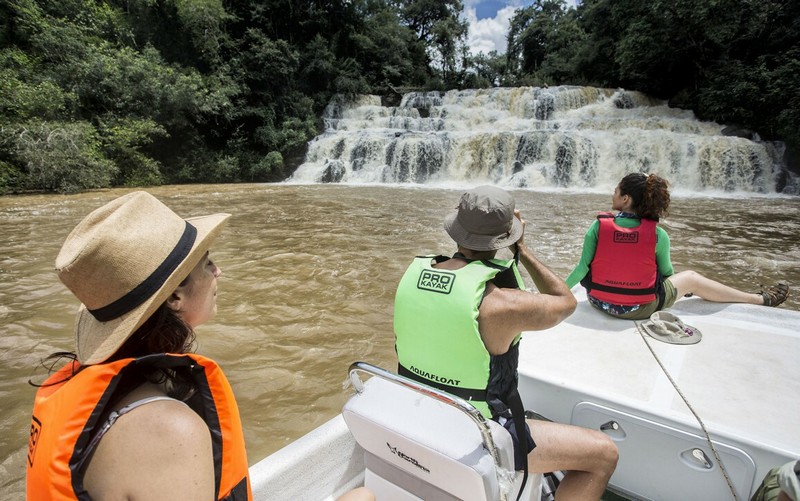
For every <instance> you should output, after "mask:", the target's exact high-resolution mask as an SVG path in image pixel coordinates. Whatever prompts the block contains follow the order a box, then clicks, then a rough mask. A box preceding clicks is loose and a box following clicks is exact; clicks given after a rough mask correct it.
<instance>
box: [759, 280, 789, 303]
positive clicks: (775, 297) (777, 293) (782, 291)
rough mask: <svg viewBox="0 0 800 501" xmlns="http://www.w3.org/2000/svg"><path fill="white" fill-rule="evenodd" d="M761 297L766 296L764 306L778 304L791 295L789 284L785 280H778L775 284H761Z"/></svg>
mask: <svg viewBox="0 0 800 501" xmlns="http://www.w3.org/2000/svg"><path fill="white" fill-rule="evenodd" d="M758 294H761V297H763V298H764V306H778V305H779V304H781V303H783V302H784V301H786V298H787V297H788V296H789V285H788V284H786V283H784V282H778V283H777V284H775V285H772V286H770V287H767V288H766V290H765V289H764V286H763V285H762V286H761V292H759V293H758Z"/></svg>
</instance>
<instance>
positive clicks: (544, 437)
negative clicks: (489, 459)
mask: <svg viewBox="0 0 800 501" xmlns="http://www.w3.org/2000/svg"><path fill="white" fill-rule="evenodd" d="M528 426H530V428H531V435H532V436H533V440H534V442H536V448H535V449H533V452H531V453H530V454H529V455H528V470H529V471H531V472H533V473H546V472H549V471H557V470H566V471H567V474H566V476H564V479H563V480H562V481H561V483H560V484H559V486H558V490H557V491H556V499H558V500H559V501H562V500H565V499H577V500H590V499H600V496H602V494H603V492H604V491H605V490H606V486H607V485H608V479H609V478H611V475H612V474H613V473H614V469H615V468H616V467H617V459H618V452H617V446H616V445H615V444H614V442H613V441H612V440H611V439H610V438H608V436H606V435H605V434H603V433H601V432H599V431H596V430H590V429H588V428H582V427H579V426H571V425H565V424H559V423H550V422H547V421H531V420H529V421H528Z"/></svg>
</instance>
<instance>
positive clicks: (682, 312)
mask: <svg viewBox="0 0 800 501" xmlns="http://www.w3.org/2000/svg"><path fill="white" fill-rule="evenodd" d="M574 292H575V294H576V296H577V297H578V299H579V304H578V308H577V310H576V312H575V313H574V314H573V315H572V316H570V317H569V318H568V319H567V320H566V321H564V322H562V323H561V324H559V325H558V326H556V327H554V328H552V329H549V330H546V331H536V332H527V333H525V340H524V341H523V343H522V345H521V349H520V365H519V366H520V391H521V393H522V396H523V400H524V401H525V405H526V407H527V408H529V409H531V410H534V411H537V412H539V413H541V414H543V415H544V416H545V417H547V418H550V419H552V420H554V421H558V422H564V423H574V424H583V425H584V426H586V425H587V424H586V423H582V422H581V419H582V416H581V415H580V414H581V412H583V411H585V410H586V409H583V410H582V409H581V408H580V407H576V406H577V405H578V404H580V403H581V402H591V404H590V407H591V406H593V405H595V404H596V405H598V406H601V407H610V408H612V409H613V410H615V411H620V412H621V413H623V414H629V415H634V416H638V417H641V418H643V419H645V420H647V422H648V423H650V422H654V423H658V425H659V426H660V425H664V426H665V427H666V428H668V429H669V430H671V431H669V433H673V432H674V433H676V434H680V433H684V432H686V433H689V434H693V435H702V431H701V429H700V426H699V425H698V422H697V419H696V418H695V417H694V416H693V414H692V412H691V411H690V409H689V408H688V407H687V405H686V404H685V403H684V402H683V400H682V399H681V397H680V395H679V394H678V392H677V391H676V390H675V389H674V388H673V385H672V383H671V382H670V381H669V379H668V378H667V376H665V374H664V372H663V370H662V368H661V367H660V366H659V364H658V362H657V361H656V359H655V357H654V356H653V354H652V353H651V351H650V349H649V348H648V346H647V344H646V343H645V340H643V339H642V336H641V335H640V334H639V332H638V329H637V328H636V325H635V323H634V322H633V321H630V320H619V319H615V318H612V317H610V316H608V315H605V314H602V313H600V312H599V311H597V310H595V309H594V308H592V306H591V305H590V304H589V303H588V302H587V301H586V298H585V297H586V296H585V293H584V292H583V290H582V288H580V287H577V288H576V289H575V290H574ZM670 311H671V312H672V313H674V314H676V315H678V317H680V319H681V320H682V321H683V322H684V323H686V324H688V325H691V326H694V327H697V328H698V329H699V330H700V331H701V333H702V335H703V337H702V340H701V341H700V342H699V343H697V344H692V345H673V344H667V343H664V342H661V341H658V340H655V339H653V338H650V337H649V336H648V337H647V341H648V342H649V344H650V346H651V347H652V348H653V350H654V352H655V354H656V355H657V356H658V358H659V359H660V360H661V362H662V363H663V364H664V366H665V367H666V369H667V371H668V372H669V374H670V375H671V376H672V378H673V379H674V381H675V382H676V384H677V386H678V387H679V388H680V390H681V391H682V393H683V394H684V395H685V396H686V398H687V400H688V402H689V403H690V405H691V406H692V408H693V409H694V411H695V412H696V413H697V414H698V415H699V416H700V418H701V419H702V421H703V422H704V424H705V426H706V428H707V429H708V431H709V432H710V433H711V436H712V438H713V440H714V441H715V442H717V441H719V442H720V443H722V444H729V445H731V446H732V447H733V448H735V449H741V450H742V451H744V452H745V453H746V455H747V456H749V457H750V458H752V460H753V463H754V464H751V466H746V465H745V466H746V468H745V466H743V468H745V469H749V470H752V474H750V473H748V475H752V476H753V482H752V485H750V488H751V490H752V489H754V488H755V487H757V485H758V483H759V482H760V481H761V478H763V475H764V474H765V473H766V471H767V470H768V469H769V468H771V467H773V466H777V464H770V463H772V462H775V461H779V460H780V458H784V457H785V458H787V459H786V460H787V461H788V460H789V459H791V458H797V457H800V426H798V422H797V417H798V416H800V398H798V397H800V364H798V361H800V334H798V328H797V326H798V325H800V312H797V311H792V310H785V309H782V308H765V307H762V306H753V305H737V304H718V303H710V302H707V301H703V300H701V299H699V298H689V299H681V300H679V301H678V302H677V303H676V304H675V305H674V306H673V308H671V309H670ZM592 412H594V411H592ZM583 417H585V416H583ZM645 424H646V425H647V426H650V424H647V423H645ZM656 427H657V426H656ZM675 430H678V431H675ZM648 433H650V432H648ZM651 435H652V434H651ZM651 435H648V437H647V440H643V441H642V442H640V443H639V445H638V446H637V448H638V449H641V448H642V446H643V445H644V448H646V446H647V443H648V442H651V443H653V444H655V443H656V442H657V440H656V441H653V437H652V436H651ZM620 443H621V442H620ZM654 447H655V445H654ZM623 452H624V449H623V447H622V446H621V447H620V453H621V460H620V466H618V472H620V467H622V469H623V470H624V469H625V468H626V467H627V468H629V469H637V468H638V470H639V471H638V472H629V474H630V475H632V476H633V475H635V474H637V473H638V474H639V475H641V474H643V473H644V471H645V470H646V469H647V467H648V466H647V465H643V464H633V463H629V464H627V465H626V464H625V463H624V459H625V458H623V457H622V454H623ZM640 452H641V451H640ZM651 452H652V453H653V454H654V455H656V454H658V453H659V452H660V451H657V450H654V451H651ZM734 452H735V451H734ZM710 455H711V454H710V453H709V456H710ZM647 459H648V458H647V457H646V456H644V457H643V456H637V457H636V461H640V460H647ZM744 462H745V463H750V460H749V459H747V458H746V457H745V461H744ZM734 469H735V467H734ZM625 474H626V473H625V472H624V471H622V472H620V475H617V474H615V475H617V476H618V477H622V476H624V475H625ZM720 478H722V477H720ZM613 480H614V479H613V478H612V484H613ZM748 482H749V481H745V480H742V483H741V485H742V486H743V487H742V489H741V490H742V491H745V490H747V486H746V484H747V483H748ZM623 483H624V482H623ZM737 488H738V487H737ZM623 489H624V487H623ZM632 492H634V493H636V490H635V489H633V491H632ZM744 494H745V493H744V492H741V493H740V496H741V497H743V496H744ZM645 497H654V498H658V497H659V496H652V495H646V496H645ZM747 497H749V495H748V496H747Z"/></svg>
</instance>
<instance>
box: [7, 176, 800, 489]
mask: <svg viewBox="0 0 800 501" xmlns="http://www.w3.org/2000/svg"><path fill="white" fill-rule="evenodd" d="M127 191H129V190H106V191H98V192H92V193H86V194H81V195H73V196H58V195H37V196H9V197H0V227H2V240H0V328H1V329H2V334H0V401H1V402H2V412H0V426H1V427H2V428H0V429H2V433H1V434H0V486H1V488H0V492H2V494H0V498H3V499H22V498H23V497H24V465H25V456H26V450H27V441H28V430H29V426H30V411H31V406H32V404H33V397H34V393H35V388H33V387H31V386H29V385H28V384H27V381H28V379H29V378H31V377H34V378H35V379H36V380H41V377H42V375H43V371H42V370H38V371H37V370H36V368H37V365H38V363H39V361H40V360H41V359H42V358H44V357H46V356H47V355H49V354H50V353H52V352H54V351H58V350H72V346H73V337H72V321H73V316H74V313H75V309H76V308H77V300H75V299H74V297H73V296H72V295H71V293H69V292H68V291H67V289H66V288H65V287H64V286H62V285H61V283H60V282H59V281H58V279H57V277H56V274H55V273H54V271H53V263H54V261H55V257H56V255H57V253H58V250H59V248H60V246H61V244H62V242H63V241H64V239H65V237H66V236H67V234H68V233H69V232H70V230H71V229H72V228H73V227H74V226H75V224H77V223H78V222H79V221H80V220H81V219H82V218H83V217H84V216H85V215H86V214H88V213H89V212H90V211H91V210H93V209H95V208H97V207H99V206H100V205H102V204H104V203H105V202H107V201H109V200H111V199H113V198H116V197H117V196H120V195H122V194H124V193H126V192H127ZM149 191H150V192H151V193H153V194H154V195H155V196H157V197H158V198H160V199H161V200H162V201H164V202H165V203H166V204H167V205H169V206H170V207H171V208H172V209H173V210H175V211H176V212H177V213H178V214H180V215H181V216H184V217H189V216H195V215H202V214H208V213H212V212H230V213H232V214H233V217H232V218H231V219H230V221H229V224H228V226H227V228H226V230H225V231H224V232H223V234H222V236H221V238H220V239H219V240H218V241H217V243H216V245H215V246H214V247H213V248H212V250H211V253H212V257H213V259H214V260H215V261H216V262H217V264H218V265H219V266H220V267H221V268H222V270H223V275H222V277H221V279H220V282H219V291H218V296H217V304H218V307H219V312H218V315H217V318H216V319H215V320H214V321H212V322H210V323H208V324H207V325H203V326H201V327H200V328H199V329H198V333H197V339H198V347H197V351H198V352H200V353H202V354H204V355H207V356H210V357H212V358H214V359H216V360H217V361H218V362H219V363H220V364H221V365H222V367H223V369H224V370H225V373H226V374H227V376H228V379H229V380H230V381H231V384H232V385H233V389H234V392H235V394H236V397H237V399H238V402H239V406H240V408H241V414H242V421H243V426H244V432H245V439H246V441H247V452H248V459H249V462H250V464H253V463H255V462H256V461H258V460H259V459H261V458H263V457H265V456H266V455H268V454H270V453H272V452H274V451H276V450H278V449H280V448H281V447H283V446H285V445H287V444H289V443H290V442H291V441H292V440H294V439H296V438H298V437H299V436H301V435H303V434H304V433H306V432H308V431H310V430H311V429H313V428H315V427H316V426H318V425H320V424H322V423H324V422H325V421H327V420H328V419H330V418H332V417H333V416H335V415H336V414H337V413H338V412H339V411H340V409H341V406H342V404H343V403H344V401H345V400H346V398H347V396H348V395H349V393H350V390H349V389H348V388H345V386H344V382H345V380H346V371H347V368H348V366H349V364H350V363H351V362H353V361H355V360H363V361H367V362H371V363H373V364H376V365H379V366H383V367H386V368H389V369H394V368H395V363H396V358H395V355H394V347H393V335H392V302H393V297H394V289H395V287H396V284H397V282H398V281H399V279H400V277H401V275H402V273H403V271H404V270H405V267H406V266H407V264H408V263H409V261H410V259H411V258H412V257H413V256H414V255H418V254H430V253H452V252H453V251H454V250H455V249H454V246H453V244H452V242H451V241H450V239H449V237H448V236H447V234H446V233H445V232H444V231H443V230H442V225H441V222H442V219H443V217H444V216H445V215H446V214H447V213H448V212H449V211H451V210H452V209H453V208H454V207H455V205H456V203H457V200H458V197H459V195H460V190H456V189H452V188H429V187H398V186H396V185H395V186H375V185H373V186H353V185H288V184H263V185H261V184H259V185H194V186H168V187H159V188H153V189H150V190H149ZM514 194H515V196H516V198H517V208H519V209H520V210H521V211H522V214H523V217H524V218H525V219H526V220H527V221H528V223H529V224H528V227H527V230H526V242H527V243H528V245H529V246H530V247H531V248H532V250H533V251H534V252H535V253H536V254H537V255H538V256H539V258H540V259H541V260H543V261H544V262H545V263H546V264H547V265H548V266H550V268H551V269H552V270H553V271H555V272H556V273H557V274H559V275H561V276H562V277H566V275H567V274H568V273H569V271H570V270H571V269H572V267H573V266H574V264H575V263H576V262H577V260H578V258H579V256H580V251H581V244H582V240H583V234H584V232H585V230H586V228H587V227H588V225H589V224H590V223H591V222H592V220H593V218H594V217H595V214H596V212H597V211H600V210H609V207H610V201H611V193H610V191H609V193H603V194H600V193H584V192H576V191H568V190H562V191H558V190H550V191H530V190H517V191H514ZM662 224H663V226H664V227H665V228H666V229H667V231H668V232H669V234H670V237H671V241H672V260H673V264H674V266H675V269H676V271H681V270H685V269H694V270H696V271H699V272H700V273H703V274H705V275H707V276H709V277H710V278H714V279H716V280H720V281H725V282H726V283H728V284H730V285H733V286H735V287H738V288H741V289H744V290H752V291H755V290H757V288H758V284H760V283H773V282H775V281H776V280H779V279H784V280H788V281H789V282H790V283H791V284H792V285H793V286H794V287H795V289H794V290H793V295H792V296H791V297H790V298H789V300H788V301H787V303H786V304H785V305H784V306H782V307H784V308H791V309H800V297H799V296H798V294H797V292H794V291H797V290H798V289H797V288H798V287H800V266H798V263H800V237H799V236H798V231H799V230H800V199H798V198H789V197H779V196H774V195H773V196H752V195H741V196H736V195H732V196H727V197H725V198H718V197H708V196H696V195H691V194H686V195H680V194H678V195H675V194H674V195H673V204H672V211H671V214H670V217H669V218H667V219H666V220H664V221H663V222H662ZM526 279H527V277H526ZM527 280H528V283H529V285H530V280H529V279H527ZM527 342H535V335H534V334H530V335H528V336H527Z"/></svg>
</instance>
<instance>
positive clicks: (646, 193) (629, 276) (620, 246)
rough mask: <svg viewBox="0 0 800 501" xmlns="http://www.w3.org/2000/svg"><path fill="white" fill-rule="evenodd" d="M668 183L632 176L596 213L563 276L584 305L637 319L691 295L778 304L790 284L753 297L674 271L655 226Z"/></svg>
mask: <svg viewBox="0 0 800 501" xmlns="http://www.w3.org/2000/svg"><path fill="white" fill-rule="evenodd" d="M669 203H670V196H669V189H668V185H667V181H666V180H665V179H663V178H661V177H659V176H656V175H655V174H650V175H647V174H641V173H632V174H628V175H626V176H625V177H623V178H622V180H621V181H620V182H619V185H617V187H616V188H615V189H614V195H613V196H612V197H611V208H612V210H615V211H619V212H618V213H617V214H612V213H610V212H605V213H601V214H600V215H598V218H597V220H596V221H595V222H594V223H592V225H591V226H590V227H589V230H588V231H587V232H586V236H585V238H584V242H583V251H582V253H581V260H580V262H579V263H578V265H577V266H576V267H575V269H574V270H572V273H570V275H569V276H568V277H567V280H566V282H567V285H568V286H569V287H570V288H572V287H574V286H575V285H576V284H578V283H579V282H580V283H581V284H582V285H583V286H584V287H585V288H586V290H587V295H588V299H589V302H590V304H591V305H592V306H594V307H595V308H597V309H598V310H600V311H602V312H604V313H607V314H609V315H611V316H614V317H617V318H625V319H631V320H639V319H645V318H649V317H650V315H651V314H653V313H654V312H656V311H659V310H663V309H666V308H669V307H670V306H672V305H673V304H674V303H675V300H676V299H677V298H679V297H681V296H684V295H691V294H696V295H697V296H699V297H702V298H703V299H705V300H707V301H713V302H717V303H750V304H757V305H764V306H778V305H780V304H781V303H783V302H784V301H785V300H786V297H787V296H788V294H789V286H788V285H787V284H785V283H782V282H779V283H777V284H776V285H774V286H771V287H768V288H766V289H764V290H762V291H761V292H758V293H748V292H743V291H740V290H737V289H734V288H733V287H729V286H727V285H724V284H721V283H719V282H716V281H714V280H711V279H709V278H706V277H704V276H703V275H701V274H699V273H697V272H695V271H691V270H687V271H682V272H679V273H675V272H674V270H673V269H672V262H671V261H670V255H669V236H668V235H667V232H666V231H664V229H663V228H661V227H660V226H656V223H657V222H658V221H659V219H660V218H661V217H664V216H666V215H667V210H668V209H669Z"/></svg>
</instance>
